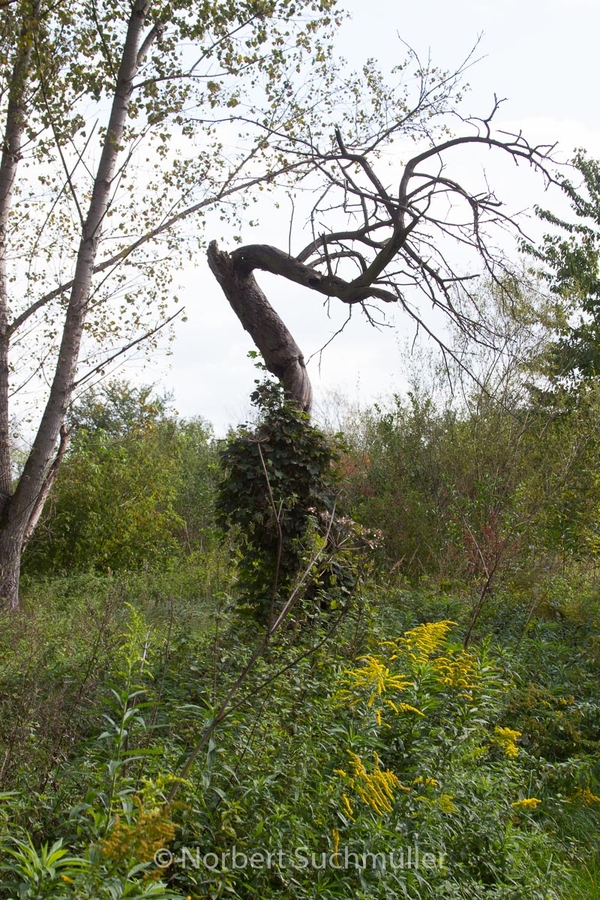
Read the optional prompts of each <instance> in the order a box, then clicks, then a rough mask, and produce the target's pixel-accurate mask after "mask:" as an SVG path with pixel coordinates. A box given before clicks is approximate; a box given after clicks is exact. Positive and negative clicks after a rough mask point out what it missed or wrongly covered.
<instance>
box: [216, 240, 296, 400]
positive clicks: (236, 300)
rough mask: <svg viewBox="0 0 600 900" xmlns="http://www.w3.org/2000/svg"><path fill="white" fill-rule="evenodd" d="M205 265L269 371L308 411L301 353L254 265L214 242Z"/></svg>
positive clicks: (292, 397) (293, 398)
mask: <svg viewBox="0 0 600 900" xmlns="http://www.w3.org/2000/svg"><path fill="white" fill-rule="evenodd" d="M265 249H273V248H265ZM292 262H293V260H290V263H292ZM208 264H209V266H210V268H211V271H212V273H213V275H214V276H215V278H216V279H217V281H218V282H219V284H220V285H221V288H222V289H223V293H224V294H225V296H226V297H227V299H228V300H229V303H230V305H231V308H232V309H233V311H234V312H235V314H236V316H237V317H238V319H239V320H240V322H241V323H242V325H243V326H244V328H245V329H246V331H247V332H248V333H249V334H250V337H251V338H252V340H253V341H254V343H255V345H256V346H257V347H258V349H259V350H260V352H261V353H262V355H263V358H264V361H265V365H266V367H267V369H268V370H269V372H272V373H273V375H275V377H276V378H279V380H280V381H281V383H282V385H283V387H284V389H285V390H286V392H287V393H288V394H289V396H290V397H291V399H292V400H293V401H294V403H296V404H297V405H298V406H299V407H300V409H302V410H303V411H304V412H307V413H310V410H311V405H312V388H311V385H310V379H309V377H308V372H307V371H306V366H305V364H304V356H303V355H302V351H301V350H300V348H299V347H298V344H297V343H296V341H295V340H294V338H293V337H292V335H291V334H290V332H289V331H288V329H287V328H286V326H285V325H284V323H283V322H282V320H281V319H280V317H279V316H278V315H277V313H276V312H275V310H274V309H273V307H272V306H271V304H270V303H269V301H268V300H267V298H266V297H265V295H264V294H263V292H262V290H261V289H260V287H259V285H258V283H257V281H256V279H255V277H254V275H253V274H252V270H253V269H254V268H257V266H256V265H255V264H254V263H252V262H249V261H248V260H247V259H245V258H244V257H243V255H241V254H236V253H235V252H234V253H232V254H229V253H226V252H225V251H222V250H219V249H218V247H217V244H216V242H215V241H212V243H211V244H210V246H209V248H208ZM303 268H305V267H303Z"/></svg>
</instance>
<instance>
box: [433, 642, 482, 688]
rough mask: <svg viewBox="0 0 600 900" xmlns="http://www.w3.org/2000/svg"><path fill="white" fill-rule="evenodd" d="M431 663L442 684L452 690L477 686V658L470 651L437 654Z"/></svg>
mask: <svg viewBox="0 0 600 900" xmlns="http://www.w3.org/2000/svg"><path fill="white" fill-rule="evenodd" d="M432 664H433V667H434V669H435V671H436V673H437V675H438V677H439V679H440V681H441V682H442V684H445V685H447V686H448V687H450V688H453V689H454V690H459V691H471V690H473V688H475V687H476V686H477V681H478V678H477V660H476V659H475V657H473V656H471V654H470V653H465V652H464V651H463V652H461V653H458V654H457V655H456V656H451V657H447V656H439V657H438V658H437V659H434V660H433V663H432ZM467 696H468V695H467Z"/></svg>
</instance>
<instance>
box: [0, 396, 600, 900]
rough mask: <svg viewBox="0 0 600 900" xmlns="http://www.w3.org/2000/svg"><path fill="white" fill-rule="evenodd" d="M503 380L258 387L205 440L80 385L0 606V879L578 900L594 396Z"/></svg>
mask: <svg viewBox="0 0 600 900" xmlns="http://www.w3.org/2000/svg"><path fill="white" fill-rule="evenodd" d="M514 397H515V398H516V397H518V398H519V399H514V402H513V403H512V405H511V404H509V403H507V395H506V392H505V393H504V395H503V396H502V400H501V402H500V401H498V400H497V399H494V397H493V396H492V395H491V394H490V393H489V392H478V391H477V390H471V393H470V395H469V398H468V402H465V403H462V404H461V405H458V404H457V403H456V401H455V399H453V398H452V396H451V395H448V396H445V397H442V399H441V400H440V399H439V397H438V398H436V397H434V395H433V394H432V393H431V391H429V392H428V390H427V386H426V385H420V386H418V385H417V386H415V388H414V390H413V391H412V392H411V393H410V394H409V395H408V396H406V397H399V396H397V397H395V398H393V399H392V400H390V402H389V403H388V404H387V405H385V406H384V405H381V406H378V407H373V408H370V409H367V410H363V411H361V412H360V414H358V413H356V412H354V413H353V416H352V420H351V421H348V425H347V428H346V429H345V432H346V433H345V435H340V434H338V435H337V436H333V435H326V434H325V433H324V432H323V431H321V430H319V429H318V428H316V427H315V426H313V425H310V424H309V422H308V420H307V419H306V417H305V416H304V414H302V413H299V412H297V410H296V409H295V408H294V407H292V406H290V405H289V404H288V403H286V402H285V400H284V397H283V396H282V395H281V392H280V390H279V389H278V388H276V387H275V386H274V385H273V384H270V383H268V382H267V383H264V382H263V383H257V390H256V392H255V395H254V401H255V403H256V404H257V406H258V413H259V415H258V419H257V424H254V425H247V426H245V427H244V428H243V429H240V430H238V431H237V432H232V433H231V434H230V436H229V438H228V439H227V441H224V442H223V441H216V440H215V439H214V438H213V436H212V433H211V430H210V427H209V426H208V425H207V424H206V423H204V422H202V421H199V420H197V421H181V420H180V419H178V417H177V416H176V415H175V414H174V413H173V411H172V410H171V408H170V405H169V402H168V399H165V398H162V399H161V398H157V397H156V396H155V395H153V394H152V392H151V391H150V390H149V389H145V388H144V389H140V388H134V387H132V386H130V385H128V384H125V383H118V382H115V383H111V384H110V385H109V386H108V387H107V388H106V389H104V390H103V391H101V392H96V393H92V394H91V395H90V396H89V397H88V398H87V399H86V401H85V402H84V403H83V404H82V405H81V406H80V407H79V409H78V410H76V411H75V412H74V414H73V423H72V424H73V427H74V439H73V443H72V447H71V450H70V453H69V456H68V458H67V459H66V460H65V463H64V466H63V469H62V470H61V472H60V474H59V477H58V479H57V483H56V488H55V491H54V494H53V496H52V499H51V502H50V504H49V506H48V509H47V513H46V515H45V518H44V521H43V523H42V525H41V526H40V528H39V530H38V532H37V534H36V537H35V539H34V541H32V543H31V545H30V547H29V549H28V553H27V557H26V560H25V577H24V586H23V610H22V611H21V612H20V613H19V614H18V615H14V614H8V613H7V614H5V615H4V618H3V621H2V628H1V630H0V634H1V638H0V640H1V642H2V649H1V653H0V659H1V660H2V662H1V664H0V698H1V703H2V712H3V715H2V717H1V719H0V757H1V758H0V792H1V794H0V798H1V800H0V802H1V805H0V834H1V838H0V840H1V842H2V862H1V864H0V866H1V868H0V884H1V886H0V896H1V897H5V898H11V900H12V898H15V900H16V898H60V897H65V898H66V897H73V898H96V897H98V898H100V897H102V898H104V897H106V898H120V897H127V898H143V897H153V898H166V897H174V898H186V897H189V898H209V897H210V898H220V897H225V896H229V897H240V898H250V897H257V898H268V897H276V896H277V897H290V898H292V897H293V898H300V897H307V898H309V897H310V898H316V897H323V898H332V900H333V898H348V897H350V896H352V897H363V898H369V900H370V898H379V897H399V898H400V897H402V898H405V897H406V898H421V900H423V898H434V897H436V898H448V900H451V898H452V900H454V898H465V900H471V898H473V900H475V898H477V900H479V898H494V900H496V898H497V900H500V898H502V900H512V898H514V900H517V898H519V900H522V898H531V900H537V898H540V900H542V898H544V900H549V898H556V900H559V898H560V900H562V898H581V900H583V898H585V900H589V898H593V897H597V896H598V871H599V866H598V855H597V846H598V838H599V837H600V761H599V757H598V740H599V738H600V698H599V696H598V676H599V674H600V633H599V620H600V590H599V587H598V583H597V577H596V558H597V550H598V537H599V536H598V525H597V522H598V509H599V506H600V469H599V468H598V464H597V452H596V447H597V442H598V421H599V415H598V413H599V411H600V398H599V397H598V394H597V391H596V388H595V387H594V385H593V384H592V383H591V382H587V383H586V385H585V387H582V388H581V390H579V392H578V393H577V395H576V396H574V395H573V394H572V393H571V394H569V395H566V394H564V392H563V393H561V392H558V393H555V395H554V399H553V400H552V401H550V400H549V399H547V402H546V404H545V405H543V404H541V403H540V402H539V398H538V399H536V401H535V403H534V402H533V401H532V400H531V392H529V393H527V392H526V391H525V392H523V391H522V392H521V393H520V394H516V395H514ZM296 451H297V452H296ZM313 451H314V452H313Z"/></svg>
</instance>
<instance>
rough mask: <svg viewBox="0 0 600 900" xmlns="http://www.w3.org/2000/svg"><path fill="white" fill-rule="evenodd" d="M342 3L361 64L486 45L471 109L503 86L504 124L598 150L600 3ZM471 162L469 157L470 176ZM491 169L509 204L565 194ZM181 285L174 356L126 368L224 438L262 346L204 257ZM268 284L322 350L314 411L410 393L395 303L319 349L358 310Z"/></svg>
mask: <svg viewBox="0 0 600 900" xmlns="http://www.w3.org/2000/svg"><path fill="white" fill-rule="evenodd" d="M341 3H342V6H343V7H344V8H346V9H347V10H348V11H350V12H351V14H352V20H351V21H350V22H346V23H345V24H344V25H343V26H342V28H340V30H339V35H338V46H339V49H340V53H341V54H343V56H345V57H346V59H347V60H348V62H349V63H350V64H351V65H352V66H353V67H358V66H360V64H361V62H362V61H363V60H364V59H366V58H368V57H374V58H375V59H376V60H377V61H378V62H379V64H380V66H381V68H382V69H383V70H384V71H385V70H386V69H389V68H391V67H392V66H393V65H394V64H396V63H398V62H400V61H402V59H403V58H404V57H405V49H404V48H403V44H402V41H403V42H405V43H406V44H408V45H410V46H411V47H412V48H413V49H414V50H415V51H416V52H417V53H418V55H419V57H420V58H421V59H426V58H427V56H428V55H429V56H430V57H431V60H432V63H433V64H434V65H437V66H441V67H443V68H448V69H452V70H454V69H456V68H457V67H458V66H459V65H460V64H461V63H462V61H463V60H464V59H465V58H466V57H467V56H468V55H469V53H470V51H471V50H472V48H473V47H474V45H475V44H476V43H477V41H479V44H478V47H477V50H476V54H475V56H476V58H477V59H478V62H477V63H476V65H474V66H473V67H472V68H471V69H470V70H469V72H468V75H467V78H466V80H467V82H468V83H469V85H470V91H469V93H468V94H467V96H466V99H465V101H464V105H463V110H464V111H465V112H467V113H473V114H476V115H486V114H487V113H488V112H489V111H490V110H491V107H492V104H493V99H494V94H496V95H497V96H498V97H499V98H503V99H504V98H505V102H504V103H503V104H502V106H501V108H500V111H499V113H498V115H497V117H496V120H495V121H496V126H497V127H498V128H501V129H505V130H508V131H512V132H515V131H519V130H522V132H523V134H524V135H525V136H526V137H527V138H528V139H529V141H530V142H531V143H538V142H539V143H554V142H558V147H557V151H556V154H557V156H558V157H559V158H561V159H564V160H566V159H569V158H570V157H571V156H572V153H573V150H574V149H575V148H578V147H584V148H585V149H586V150H587V151H588V152H589V153H590V154H591V155H592V156H597V157H600V115H599V113H600V99H599V91H598V84H599V83H600V79H599V77H598V76H599V71H598V70H599V64H598V62H597V59H598V56H597V43H598V37H599V35H600V0H544V2H542V0H503V2H501V3H499V2H497V0H496V2H492V0H453V2H452V3H449V2H448V0H420V2H419V3H401V2H394V0H368V2H366V0H341ZM470 164H471V163H470V161H468V160H466V159H465V161H464V168H463V170H462V171H463V172H465V173H466V172H467V170H468V167H469V165H470ZM492 171H493V175H494V177H495V179H496V181H495V183H494V187H495V188H497V190H498V193H499V194H500V196H504V197H506V198H507V202H508V208H509V209H511V210H517V209H519V210H521V209H528V208H530V207H532V206H533V204H534V203H540V204H541V205H542V206H543V205H545V204H546V203H548V201H549V199H550V201H551V203H552V202H554V201H553V200H552V198H548V196H547V195H544V193H543V188H542V183H541V181H539V180H536V179H533V178H531V177H530V178H527V179H523V178H522V176H521V174H520V173H519V174H518V175H517V174H515V173H514V170H508V169H506V168H504V169H502V168H499V169H498V170H492ZM458 172H459V174H460V172H461V169H460V164H459V166H458ZM551 203H550V204H549V205H551ZM284 213H285V209H284V210H283V212H282V215H283V214H284ZM531 221H532V223H533V219H532V220H531ZM532 227H534V226H533V224H532ZM282 228H286V230H287V226H286V225H285V217H284V218H283V219H276V218H274V217H271V214H270V213H269V214H266V216H265V220H264V222H261V227H260V228H258V229H255V230H253V232H252V233H251V234H248V235H244V240H246V241H247V242H256V241H260V242H261V243H269V242H271V243H274V244H276V245H279V246H281V245H282V237H281V233H282ZM285 241H286V242H287V236H286V238H285ZM283 249H285V246H284V247H283ZM180 280H181V288H180V290H179V292H178V295H179V297H180V299H181V301H182V303H183V304H185V306H186V315H187V322H185V323H184V322H181V323H178V324H177V326H176V328H175V338H174V340H173V341H172V342H171V343H170V344H169V348H168V349H169V354H170V355H167V352H166V350H165V351H159V352H158V353H156V354H154V356H153V358H152V360H151V361H150V362H149V363H147V364H146V365H145V367H144V368H141V362H138V363H135V362H134V363H133V364H132V366H133V369H130V370H129V373H126V374H131V373H132V372H133V373H135V372H136V365H137V366H138V370H137V376H136V377H137V378H138V379H139V380H141V381H143V382H144V383H152V382H154V383H155V384H156V385H157V389H159V390H161V391H162V390H168V391H171V392H172V393H173V397H174V405H175V407H176V409H177V410H178V412H179V413H180V414H181V415H182V416H185V417H191V416H201V417H202V418H204V419H206V420H208V421H210V422H211V423H212V424H213V426H214V428H215V430H216V432H217V434H223V433H224V432H225V430H226V429H227V427H228V426H229V425H232V424H233V425H234V424H236V423H238V422H240V421H244V419H245V418H246V417H247V415H248V412H249V409H250V407H249V402H248V396H249V394H250V392H251V390H252V389H253V386H254V385H253V382H254V378H255V377H257V376H256V373H255V371H254V369H253V367H252V363H251V362H250V360H248V359H247V352H248V351H249V350H251V349H252V343H251V340H250V338H249V336H248V335H247V334H246V333H245V332H244V331H243V330H242V327H241V325H240V324H239V322H238V320H237V319H236V317H235V315H234V314H233V312H232V311H231V310H230V309H229V306H228V304H227V301H226V300H225V298H224V296H223V295H222V293H221V291H220V288H219V286H218V284H217V283H216V282H215V281H214V279H213V278H212V276H211V274H210V272H209V271H208V268H207V266H206V263H205V261H204V260H200V261H199V263H198V265H197V267H194V266H191V267H190V268H189V269H188V270H186V271H184V272H183V273H182V275H181V279H180ZM258 280H259V281H260V283H261V286H262V287H263V289H264V290H265V293H266V295H267V297H268V298H269V300H270V302H271V303H272V304H273V305H274V306H275V308H276V309H277V311H278V312H279V314H280V315H281V316H282V318H283V319H284V321H285V322H286V324H287V325H288V327H289V328H290V330H291V332H292V334H293V335H294V337H295V339H296V341H297V343H298V344H299V345H300V347H301V348H302V350H303V352H304V354H305V357H307V358H308V357H311V356H313V358H312V360H311V362H310V365H309V372H310V374H311V379H312V382H313V386H314V389H315V394H316V400H317V407H319V406H321V407H323V406H325V407H327V406H328V407H331V405H332V403H333V405H334V406H335V403H336V402H337V401H336V400H335V399H334V400H332V396H335V395H343V396H345V397H347V398H348V400H349V401H350V402H351V403H356V402H359V403H361V404H366V403H369V402H372V401H373V400H376V399H381V398H385V397H389V396H390V395H391V394H393V393H394V392H395V391H402V390H403V389H404V388H405V387H406V384H407V380H406V378H407V375H406V373H407V368H408V367H410V365H411V361H410V359H409V358H408V357H409V354H410V345H411V341H412V338H413V336H414V330H413V329H412V328H411V326H410V324H409V323H408V322H407V321H405V320H404V319H403V318H402V316H401V315H400V314H399V312H397V313H396V312H395V311H391V312H390V314H389V323H388V324H389V326H390V327H386V328H384V329H381V330H376V329H373V328H372V327H371V326H369V325H368V323H366V322H365V321H364V320H362V319H361V317H360V316H359V315H357V314H355V315H354V316H353V318H352V320H351V321H350V323H349V324H348V325H347V326H346V328H345V330H344V332H343V333H342V334H340V335H338V336H337V337H336V338H335V339H334V340H333V341H332V343H331V344H330V345H329V346H328V347H327V348H326V349H325V350H324V351H323V353H322V354H319V352H318V351H319V350H320V348H322V347H323V345H324V344H326V343H327V342H328V341H329V340H330V338H331V337H332V336H333V335H334V334H335V333H336V331H337V330H338V329H339V328H340V327H341V325H342V324H343V322H344V321H345V318H346V312H347V310H346V309H345V308H342V306H341V304H338V305H337V306H335V305H334V304H333V303H332V304H330V306H329V309H327V307H326V306H325V305H324V304H323V303H322V298H321V297H319V296H317V295H314V294H313V293H312V292H309V291H306V290H304V289H302V288H299V287H296V286H293V285H289V284H287V283H282V280H281V279H277V278H275V277H273V276H268V275H264V274H260V275H259V278H258ZM314 354H316V355H314Z"/></svg>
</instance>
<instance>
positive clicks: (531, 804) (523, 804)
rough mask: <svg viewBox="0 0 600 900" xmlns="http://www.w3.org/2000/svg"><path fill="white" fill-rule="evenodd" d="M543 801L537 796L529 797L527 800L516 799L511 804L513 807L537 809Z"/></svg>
mask: <svg viewBox="0 0 600 900" xmlns="http://www.w3.org/2000/svg"><path fill="white" fill-rule="evenodd" d="M541 802H542V801H541V800H538V799H537V797H527V798H526V799H525V800H516V801H515V802H514V803H511V804H510V805H511V806H512V808H513V809H535V808H536V806H539V805H540V803H541Z"/></svg>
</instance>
